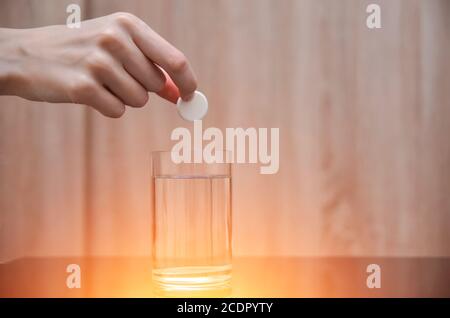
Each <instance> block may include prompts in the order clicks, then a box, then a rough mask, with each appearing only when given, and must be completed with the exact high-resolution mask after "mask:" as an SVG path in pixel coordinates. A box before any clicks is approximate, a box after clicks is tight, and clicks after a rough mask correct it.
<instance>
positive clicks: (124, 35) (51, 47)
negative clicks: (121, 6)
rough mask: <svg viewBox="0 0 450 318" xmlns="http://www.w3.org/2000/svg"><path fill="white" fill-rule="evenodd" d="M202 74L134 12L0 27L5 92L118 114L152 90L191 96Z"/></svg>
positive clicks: (0, 80) (0, 81)
mask: <svg viewBox="0 0 450 318" xmlns="http://www.w3.org/2000/svg"><path fill="white" fill-rule="evenodd" d="M196 88H197V80H196V77H195V74H194V72H193V71H192V68H191V66H190V64H189V61H188V60H187V59H186V57H185V55H184V54H183V53H182V52H180V51H179V50H178V49H176V48H175V47H174V46H172V45H171V44H170V43H169V42H167V41H166V40H165V39H163V38H162V37H161V36H160V35H158V34H157V33H156V32H155V31H153V30H152V29H151V28H150V27H149V26H148V25H147V24H146V23H144V22H143V21H142V20H140V19H139V18H137V17H136V16H134V15H132V14H129V13H115V14H112V15H108V16H104V17H100V18H97V19H93V20H88V21H83V22H82V24H81V28H79V29H76V28H75V29H71V28H68V27H67V26H65V25H57V26H48V27H43V28H36V29H2V28H0V95H15V96H20V97H23V98H26V99H28V100H32V101H45V102H52V103H75V104H84V105H88V106H91V107H93V108H94V109H96V110H98V111H99V112H100V113H102V114H103V115H105V116H108V117H113V118H117V117H120V116H122V115H123V113H124V112H125V108H126V107H125V105H127V106H131V107H142V106H144V105H145V104H146V103H147V101H148V98H149V92H152V93H157V94H158V95H159V96H161V97H163V98H165V99H167V100H169V101H171V102H173V103H175V102H176V100H177V99H178V97H181V98H182V99H184V100H189V99H190V98H191V97H192V94H193V93H194V91H195V90H196Z"/></svg>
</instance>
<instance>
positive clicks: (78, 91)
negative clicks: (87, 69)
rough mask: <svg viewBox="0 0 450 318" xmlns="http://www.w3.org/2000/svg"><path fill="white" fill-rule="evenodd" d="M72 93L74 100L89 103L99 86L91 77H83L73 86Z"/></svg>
mask: <svg viewBox="0 0 450 318" xmlns="http://www.w3.org/2000/svg"><path fill="white" fill-rule="evenodd" d="M70 92H71V94H72V96H73V97H74V98H73V100H76V101H81V102H87V101H88V100H89V99H91V98H92V97H93V96H94V95H95V94H96V93H97V85H96V83H95V81H93V80H91V79H90V78H89V77H87V76H81V77H80V78H79V79H77V80H76V81H75V82H74V83H73V84H72V86H71V88H70Z"/></svg>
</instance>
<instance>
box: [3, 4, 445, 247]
mask: <svg viewBox="0 0 450 318" xmlns="http://www.w3.org/2000/svg"><path fill="white" fill-rule="evenodd" d="M372 2H376V3H379V4H380V5H381V8H382V29H380V30H369V29H367V27H366V26H365V19H366V16H367V14H366V12H365V9H366V6H367V5H368V4H369V3H372ZM35 3H36V2H34V1H30V2H27V1H15V2H14V4H13V2H12V1H5V2H2V4H1V6H2V15H4V16H6V13H5V12H7V11H9V12H13V15H15V16H16V17H19V16H20V17H21V18H17V19H14V20H13V19H11V20H10V21H11V22H10V23H12V24H14V23H18V22H16V21H20V23H21V24H36V21H45V22H46V23H51V20H52V18H55V17H56V16H62V15H63V13H64V12H63V11H62V10H61V7H62V6H63V5H62V4H60V5H56V6H55V2H52V1H40V2H39V3H43V4H42V6H36V4H35ZM58 3H59V2H58ZM20 8H25V9H24V10H21V9H20ZM30 8H32V9H33V10H31V9H30ZM84 8H85V10H86V16H87V17H97V16H102V15H105V14H108V13H112V12H115V11H128V12H132V13H134V14H136V15H138V16H139V17H140V18H141V19H143V20H144V21H146V22H147V23H148V24H149V25H151V26H152V27H153V28H154V29H155V30H156V31H158V32H159V33H160V34H161V35H163V36H164V37H166V38H167V39H168V40H169V41H170V42H172V43H173V44H174V45H176V46H177V47H179V48H180V49H181V50H182V51H183V52H185V54H186V55H187V56H188V57H189V59H190V60H191V62H192V65H193V67H194V69H195V71H196V73H197V76H198V79H199V89H200V90H201V91H203V92H204V93H205V94H206V95H207V96H208V99H209V102H210V112H209V113H208V116H207V117H206V119H205V120H204V127H208V126H214V127H219V128H221V129H224V128H226V127H244V128H246V127H279V128H280V138H281V139H280V171H279V173H278V174H276V175H260V174H259V170H258V167H256V166H251V165H250V166H249V165H242V166H236V167H235V169H234V175H233V177H234V185H233V187H234V188H233V191H234V193H233V199H234V202H233V213H234V217H233V221H234V224H233V226H234V229H233V230H234V243H235V246H234V247H235V249H234V251H235V253H236V255H388V256H389V255H395V256H402V255H423V256H425V255H433V256H443V255H447V256H448V255H450V247H449V246H450V237H449V234H448V227H449V225H450V198H449V197H448V195H447V192H448V189H449V186H450V185H449V180H450V172H449V171H450V170H449V169H448V166H449V164H450V146H449V144H448V142H447V136H448V135H449V133H450V125H449V122H450V107H449V106H450V90H449V89H448V88H449V83H450V59H449V58H448V52H449V51H450V38H449V37H448V34H449V31H450V22H449V21H450V20H449V16H450V5H449V3H448V2H447V1H445V0H430V1H420V0H396V1H387V0H379V1H357V0H345V1H332V0H324V1H313V0H285V1H271V0H246V1H238V0H215V1H210V0H209V1H208V0H190V1H187V0H153V1H138V0H129V1H126V2H124V1H118V0H114V1H111V0H109V1H106V0H95V1H89V2H88V3H86V5H85V6H84ZM51 10H55V11H51ZM39 12H46V14H45V15H42V16H40V15H39ZM52 12H54V13H52ZM37 16H40V18H37ZM38 19H41V20H38ZM1 21H2V23H3V22H4V21H8V20H4V19H3V18H2V20H1ZM12 21H15V22H14V23H13V22H12ZM5 23H6V22H5ZM13 26H14V25H13ZM0 103H1V105H2V107H0V111H1V115H0V116H1V119H0V120H1V121H2V122H1V126H0V129H1V132H2V133H1V135H0V145H1V148H0V149H1V150H0V151H1V155H2V157H1V161H0V176H1V177H2V178H1V186H2V191H1V192H0V206H1V207H2V208H1V210H2V213H3V216H2V219H3V222H2V224H3V227H2V229H3V230H2V231H0V235H2V236H1V237H2V240H1V241H0V248H2V249H0V251H1V253H0V256H1V255H2V253H3V254H5V253H6V252H5V251H6V250H7V249H6V247H7V246H10V247H11V246H16V245H17V246H19V245H20V246H23V244H26V245H27V246H28V244H30V243H29V240H32V241H33V242H38V243H35V244H36V245H35V246H34V247H33V249H32V250H33V251H36V252H40V253H42V254H46V253H50V252H51V253H60V252H61V251H60V250H58V249H55V248H54V246H52V243H51V242H50V241H51V240H50V239H53V238H56V237H57V236H58V235H61V236H63V235H62V234H61V233H60V232H58V231H57V230H55V229H56V228H58V229H59V231H63V229H64V231H69V232H70V233H77V234H76V235H75V234H71V235H72V236H75V237H78V236H77V235H79V233H83V235H82V238H80V239H79V240H78V239H77V243H70V244H73V245H70V244H69V243H67V244H68V246H69V247H68V249H66V250H65V251H73V252H84V253H87V254H95V255H98V254H103V255H116V254H117V255H130V254H133V255H134V254H142V255H148V254H149V253H150V248H151V247H150V224H151V220H150V196H149V191H150V184H149V183H150V170H149V164H150V159H149V156H150V152H151V151H152V150H161V149H169V148H170V147H171V142H170V140H169V137H170V132H171V130H172V129H173V128H175V127H179V126H185V127H189V128H190V127H191V126H190V124H189V123H186V122H183V121H182V120H181V119H180V118H178V116H177V114H176V112H175V109H174V107H173V106H172V105H170V104H169V103H167V102H165V101H162V100H160V99H158V98H156V97H154V96H152V97H151V99H150V102H149V105H147V106H146V107H145V108H143V109H129V110H127V113H126V114H125V116H124V117H123V118H121V119H120V120H111V119H107V118H103V117H101V116H100V115H99V114H97V113H95V112H94V111H92V110H85V109H84V108H79V109H78V108H72V107H60V106H51V105H38V104H33V103H29V102H24V101H19V100H18V99H14V98H9V99H8V98H2V99H1V100H0ZM19 110H20V111H19ZM41 110H45V111H41ZM11 118H12V119H11ZM44 131H45V132H46V133H43V132H44ZM11 135H14V139H13V140H15V141H17V142H12V141H11V138H8V137H6V136H11ZM29 135H31V137H28V136H29ZM58 143H59V144H58ZM52 149H53V150H52ZM52 151H53V152H52ZM24 157H26V158H27V160H30V159H31V160H33V162H34V165H33V168H30V166H29V165H27V164H26V162H24V160H25V159H24ZM51 160H54V162H58V164H55V163H54V162H53V163H52V161H51ZM60 162H64V164H59V163H60ZM11 171H14V172H11ZM30 171H31V172H30ZM30 173H31V174H33V177H32V178H31V179H30V177H29V176H28V174H30ZM49 176H51V177H49ZM44 177H45V178H44ZM44 179H45V180H44ZM30 180H31V181H30ZM11 185H13V187H12V188H11ZM26 187H32V188H33V189H35V192H32V193H30V192H29V191H25V190H23V188H26ZM36 189H38V190H36ZM55 189H57V190H58V191H57V194H58V195H55V191H56V190H55ZM25 193H26V195H24V194H25ZM55 198H58V201H54V200H55ZM30 206H32V207H34V210H35V211H34V212H30V211H28V208H27V207H30ZM62 207H64V208H62ZM56 210H58V211H56ZM62 210H63V211H62ZM3 211H7V212H3ZM61 211H62V212H61ZM57 213H62V214H60V215H61V216H62V215H64V219H62V218H61V219H59V220H60V221H59V223H58V221H56V220H58V218H55V215H56V214H57ZM28 214H30V215H32V220H35V221H33V224H35V225H36V226H35V227H34V228H33V229H30V228H29V227H25V228H26V229H27V231H29V232H27V235H24V234H23V233H20V231H18V230H11V229H19V228H22V226H23V225H22V223H24V222H25V223H26V224H28V223H27V222H28V221H25V216H27V218H28ZM5 215H6V216H5ZM17 215H20V217H19V216H17ZM33 218H34V219H33ZM44 219H45V220H47V221H42V220H44ZM63 220H64V221H63ZM69 223H70V224H76V225H75V226H74V227H71V225H70V224H69ZM11 224H12V226H11ZM6 226H7V228H8V229H9V230H8V231H6V230H5V228H6ZM11 231H12V232H11ZM5 233H6V234H5ZM52 233H54V234H52ZM29 237H32V239H30V238H29ZM44 237H48V238H49V239H48V240H47V239H44ZM5 238H8V239H9V238H10V239H11V240H14V242H15V243H14V244H13V245H10V244H9V245H8V244H5ZM63 241H64V240H63ZM16 242H17V243H16ZM20 242H21V243H20ZM19 243H20V244H19ZM80 244H81V245H82V248H81V247H80ZM28 248H29V247H27V248H26V249H25V250H26V251H28ZM10 250H11V251H12V250H14V249H10ZM25 250H24V251H25ZM10 253H12V252H10ZM6 254H7V253H6Z"/></svg>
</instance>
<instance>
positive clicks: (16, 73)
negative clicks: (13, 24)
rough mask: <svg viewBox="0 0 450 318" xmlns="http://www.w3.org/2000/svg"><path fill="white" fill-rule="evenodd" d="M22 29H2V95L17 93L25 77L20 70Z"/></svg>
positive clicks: (0, 55) (0, 83) (0, 50)
mask: <svg viewBox="0 0 450 318" xmlns="http://www.w3.org/2000/svg"><path fill="white" fill-rule="evenodd" d="M19 33H20V30H12V29H0V95H17V94H18V92H20V83H22V82H23V78H22V75H21V72H20V67H19V66H20V60H19V56H20V54H19V53H20V50H19V46H18V45H17V42H18V41H17V37H18V35H19Z"/></svg>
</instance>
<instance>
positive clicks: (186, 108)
mask: <svg viewBox="0 0 450 318" xmlns="http://www.w3.org/2000/svg"><path fill="white" fill-rule="evenodd" d="M177 109H178V114H180V116H181V117H182V118H183V119H185V120H189V121H194V120H200V119H202V118H203V117H205V115H206V113H207V112H208V100H207V99H206V96H205V95H203V94H202V93H200V92H199V91H195V92H194V96H192V98H191V100H190V101H188V102H186V101H184V100H182V99H181V97H180V98H178V101H177Z"/></svg>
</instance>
